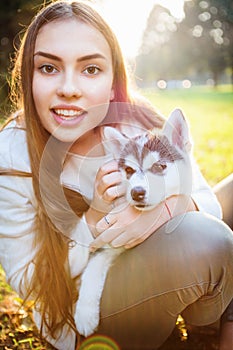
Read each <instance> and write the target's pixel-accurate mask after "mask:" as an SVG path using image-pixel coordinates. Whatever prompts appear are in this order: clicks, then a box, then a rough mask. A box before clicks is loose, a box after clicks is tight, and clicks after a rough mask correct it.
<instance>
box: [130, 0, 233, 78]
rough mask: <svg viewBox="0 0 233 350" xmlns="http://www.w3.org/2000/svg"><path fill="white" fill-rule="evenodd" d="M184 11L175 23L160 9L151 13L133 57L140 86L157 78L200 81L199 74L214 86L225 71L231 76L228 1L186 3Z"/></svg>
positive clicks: (232, 14)
mask: <svg viewBox="0 0 233 350" xmlns="http://www.w3.org/2000/svg"><path fill="white" fill-rule="evenodd" d="M184 12H185V17H184V18H183V20H181V21H178V20H177V19H175V18H173V17H172V16H171V15H170V14H169V11H168V10H166V9H165V8H162V7H161V6H158V5H155V6H154V8H153V10H152V11H151V14H150V16H149V18H148V21H147V27H146V30H145V32H144V36H143V43H142V46H141V53H140V55H139V56H138V57H137V68H136V73H137V75H138V76H139V77H140V78H141V79H142V80H143V82H144V84H145V83H148V82H153V81H156V80H159V79H161V78H162V79H178V78H183V77H184V76H185V77H189V78H192V79H194V78H196V77H197V76H198V77H199V79H201V77H200V74H201V75H204V76H207V77H209V78H212V79H213V80H214V82H215V83H216V84H217V83H218V82H219V77H220V75H221V73H222V72H224V71H225V70H226V68H229V69H230V70H231V72H232V73H233V20H232V18H233V4H232V2H231V1H230V0H190V1H186V2H185V5H184ZM205 80H206V77H205ZM142 85H143V84H142Z"/></svg>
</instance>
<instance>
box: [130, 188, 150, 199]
mask: <svg viewBox="0 0 233 350" xmlns="http://www.w3.org/2000/svg"><path fill="white" fill-rule="evenodd" d="M145 194H146V190H145V189H144V188H143V187H141V186H136V187H134V188H132V190H131V197H132V199H133V200H134V201H137V202H142V201H143V200H144V199H145Z"/></svg>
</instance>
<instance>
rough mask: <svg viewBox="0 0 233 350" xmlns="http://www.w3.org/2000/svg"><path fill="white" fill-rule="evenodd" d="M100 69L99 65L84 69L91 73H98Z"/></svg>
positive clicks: (85, 71)
mask: <svg viewBox="0 0 233 350" xmlns="http://www.w3.org/2000/svg"><path fill="white" fill-rule="evenodd" d="M99 71H100V69H99V68H98V67H97V66H89V67H87V68H86V69H85V70H84V73H86V74H89V75H96V74H98V73H99Z"/></svg>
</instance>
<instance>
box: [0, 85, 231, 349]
mask: <svg viewBox="0 0 233 350" xmlns="http://www.w3.org/2000/svg"><path fill="white" fill-rule="evenodd" d="M143 94H144V95H145V96H147V97H148V98H149V99H150V101H151V102H152V103H153V104H154V105H155V106H156V107H157V108H158V109H159V110H160V111H161V113H162V114H164V115H165V116H168V115H169V114H170V112H171V111H172V110H173V109H175V108H177V107H178V108H181V109H182V110H183V112H184V114H185V115H186V118H187V120H188V122H189V124H190V130H191V134H192V138H193V141H194V156H195V158H196V160H197V162H198V164H199V165H200V168H201V170H202V172H203V174H204V176H205V177H206V179H207V181H208V182H209V183H210V185H214V184H216V183H217V182H218V181H220V180H222V179H223V178H224V177H225V176H227V175H228V174H230V173H231V172H233V142H232V132H233V108H232V107H233V92H232V88H231V87H230V86H225V87H219V88H218V89H217V90H214V89H213V88H207V87H193V88H191V89H188V90H184V89H182V90H179V89H178V90H165V91H161V90H154V91H152V90H144V91H143ZM18 307H19V303H18V299H17V295H15V294H14V293H13V292H12V290H11V288H10V287H9V285H8V284H7V283H6V281H5V276H4V272H3V270H2V269H1V267H0V350H5V349H17V350H19V349H36V350H43V349H51V348H50V347H48V346H46V344H45V343H43V342H40V340H39V338H38V334H37V332H36V330H35V328H34V327H33V325H32V322H31V319H30V311H29V310H27V309H26V310H25V309H23V311H22V309H21V311H20V312H19V309H18ZM182 327H183V325H182V324H180V325H179V326H178V327H176V329H175V331H174V332H173V334H172V335H171V337H170V338H169V339H168V341H167V342H166V343H165V344H164V346H163V347H162V348H161V350H173V349H174V350H175V349H176V350H178V349H179V350H181V349H182V350H183V349H184V350H186V349H187V350H199V349H200V350H204V349H205V350H212V349H217V335H216V334H217V333H216V330H215V329H212V328H208V329H206V328H203V327H202V328H198V331H196V333H195V331H193V330H192V332H191V336H189V338H188V340H187V338H185V339H183V341H182V334H181V333H182ZM185 331H186V328H185ZM93 349H94V347H93Z"/></svg>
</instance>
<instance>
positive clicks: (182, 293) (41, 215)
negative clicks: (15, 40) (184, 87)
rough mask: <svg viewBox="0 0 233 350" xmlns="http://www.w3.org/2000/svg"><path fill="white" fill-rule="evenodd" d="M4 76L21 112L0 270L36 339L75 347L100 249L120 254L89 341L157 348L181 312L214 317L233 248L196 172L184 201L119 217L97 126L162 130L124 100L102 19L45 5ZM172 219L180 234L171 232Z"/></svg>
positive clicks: (118, 188) (4, 191) (5, 188)
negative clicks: (30, 318) (90, 267)
mask: <svg viewBox="0 0 233 350" xmlns="http://www.w3.org/2000/svg"><path fill="white" fill-rule="evenodd" d="M13 78H14V88H15V89H14V91H16V92H17V94H18V96H17V108H18V111H19V112H18V113H17V114H16V117H15V118H14V120H11V121H8V123H7V124H6V125H5V127H4V128H3V130H2V131H1V133H0V143H1V147H0V149H1V158H0V159H1V161H0V166H1V175H2V176H0V187H1V191H0V193H1V194H0V208H1V211H0V233H1V248H0V259H1V263H2V265H3V268H4V269H5V271H6V275H7V278H8V281H9V283H10V284H11V285H12V287H13V288H14V289H15V290H16V291H17V292H18V293H19V294H20V296H21V297H22V298H24V299H28V298H30V299H32V300H34V309H35V312H34V316H35V321H36V324H37V326H38V327H39V329H40V330H41V333H42V334H43V336H44V337H46V339H47V340H48V341H49V342H50V343H51V344H53V345H54V346H55V347H56V348H57V349H63V350H64V349H66V350H69V349H72V350H73V349H74V348H75V346H76V345H75V344H76V343H77V342H78V340H80V339H81V338H80V337H79V334H78V332H77V329H76V322H75V321H76V320H75V319H74V315H75V308H76V301H77V297H78V289H79V280H80V274H81V273H82V271H83V270H84V268H85V266H86V264H87V261H88V256H89V251H93V250H95V249H96V248H101V247H102V246H103V245H104V244H106V243H109V244H111V245H112V246H113V247H118V246H123V247H125V248H127V251H126V252H125V253H124V254H122V255H121V257H120V258H118V259H117V260H116V262H115V264H114V265H113V267H112V268H111V270H110V272H109V275H108V278H107V281H106V285H105V288H104V292H103V296H102V302H101V321H100V325H99V329H98V332H99V333H100V334H106V335H107V336H110V337H112V338H113V339H115V341H116V342H117V343H119V345H120V347H121V348H122V349H129V348H130V349H146V348H148V349H150V348H158V347H159V346H160V345H161V344H162V343H163V342H164V341H165V340H166V338H167V337H168V336H169V334H170V333H171V332H172V329H173V328H174V326H175V322H176V318H177V315H178V314H181V313H182V314H183V315H184V317H185V319H186V320H187V321H188V322H192V323H194V324H197V325H202V324H208V323H212V322H214V321H215V320H217V319H219V318H220V316H221V314H222V313H223V312H224V310H225V308H226V307H227V305H228V304H229V302H230V300H231V298H232V296H233V264H232V261H233V260H232V258H233V249H232V247H233V238H232V234H231V231H230V229H229V228H228V227H227V226H226V225H224V224H223V223H222V222H221V221H220V220H218V219H215V218H214V216H216V217H220V216H221V210H220V206H219V204H218V202H217V200H216V197H215V196H214V194H213V193H212V192H211V190H210V188H209V186H208V185H207V184H206V182H205V180H204V179H203V177H202V175H201V174H200V172H199V170H198V168H196V169H195V171H194V174H193V176H194V180H193V182H194V183H193V190H192V193H191V195H190V196H189V195H188V196H186V197H185V196H172V197H169V198H167V199H166V203H160V204H159V205H158V206H157V207H155V208H154V209H153V210H150V211H144V212H140V211H138V210H137V209H136V208H134V207H132V206H127V208H125V209H124V211H122V210H116V209H118V208H120V206H121V204H122V198H124V186H123V184H122V177H121V174H120V172H119V171H118V166H117V163H116V162H115V161H111V160H110V159H111V155H109V154H107V153H106V151H105V148H104V141H105V140H104V136H103V135H104V134H103V130H104V125H107V124H108V125H111V126H114V127H116V128H118V129H119V130H122V131H123V132H124V133H128V134H129V136H131V135H133V134H135V133H139V132H141V131H142V130H144V129H150V128H152V127H153V128H158V129H161V128H162V126H163V123H164V119H163V118H162V117H160V116H159V115H158V114H157V113H156V112H155V111H154V110H153V109H152V107H150V106H148V105H147V103H146V102H145V101H143V100H142V99H139V100H137V101H135V100H133V99H132V97H131V96H130V94H129V91H128V87H127V74H126V70H125V65H124V61H123V58H122V55H121V51H120V48H119V46H118V43H117V41H116V39H115V36H114V35H113V33H112V31H111V30H110V28H109V27H108V26H107V24H106V23H105V22H104V21H103V19H102V18H101V17H100V16H99V15H98V14H97V13H96V12H95V11H94V10H93V9H92V8H91V7H89V6H87V5H85V4H84V3H82V2H70V3H69V2H67V1H61V2H60V1H58V2H54V3H52V4H51V5H49V6H48V7H46V8H45V9H44V10H42V11H41V12H40V13H38V15H37V16H36V17H35V19H34V20H33V21H32V23H31V25H30V26H29V28H28V30H27V32H26V33H25V36H24V39H23V41H22V45H21V48H20V50H19V53H18V58H17V61H16V65H15V70H14V74H13ZM61 184H62V185H63V187H61ZM184 197H185V198H184ZM165 204H166V205H165ZM113 207H114V210H113ZM71 208H72V209H71ZM108 213H110V214H111V218H112V222H111V223H110V226H111V227H109V223H108V222H107V220H106V214H108ZM185 213H187V214H186V215H183V216H181V214H185ZM205 213H210V214H212V215H214V216H209V215H206V214H205ZM108 215H109V214H108ZM173 217H174V218H173ZM177 218H178V220H177ZM181 218H182V220H181ZM170 219H172V220H177V222H178V223H179V224H177V225H175V228H174V230H173V231H172V232H171V233H170V234H168V233H167V231H166V225H163V224H165V223H166V222H167V221H168V220H170ZM174 222H176V221H174ZM153 233H154V234H153ZM142 242H143V243H142ZM139 243H142V244H139ZM130 248H133V249H130ZM78 346H79V345H78Z"/></svg>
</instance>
